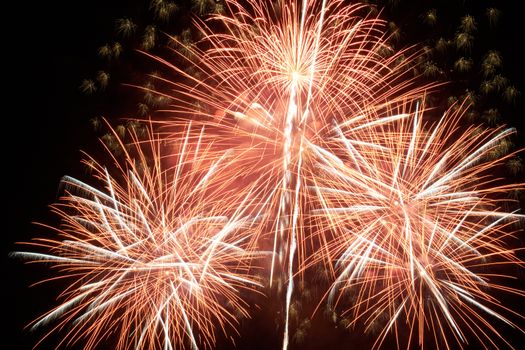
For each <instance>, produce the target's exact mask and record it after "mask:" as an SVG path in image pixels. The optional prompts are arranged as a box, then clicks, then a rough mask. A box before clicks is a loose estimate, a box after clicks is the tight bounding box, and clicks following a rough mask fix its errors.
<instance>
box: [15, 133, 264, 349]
mask: <svg viewBox="0 0 525 350" xmlns="http://www.w3.org/2000/svg"><path fill="white" fill-rule="evenodd" d="M191 130H192V129H191V126H188V127H187V130H186V133H185V134H183V135H181V137H180V140H181V142H180V147H179V148H178V151H177V153H176V155H175V156H174V155H173V154H171V155H170V160H171V161H172V160H173V157H175V158H176V160H177V161H176V164H175V165H174V166H172V167H169V166H166V161H165V159H164V158H163V157H162V152H161V150H162V146H161V141H160V140H159V139H158V135H155V134H153V133H150V135H149V140H148V141H146V142H142V143H141V142H139V140H138V138H137V137H136V136H135V135H133V134H132V136H133V143H132V144H131V145H130V146H125V145H124V144H123V143H122V142H121V143H120V146H121V149H122V152H123V156H122V158H123V159H124V160H118V159H120V157H119V158H118V159H117V158H113V161H114V163H115V169H116V170H115V171H114V172H111V171H110V170H107V169H106V168H105V167H103V166H101V165H99V164H98V163H97V162H95V161H94V160H93V159H90V161H88V162H87V164H90V166H91V167H92V170H93V174H94V176H95V178H96V179H97V181H98V182H99V183H101V184H103V186H104V190H98V189H96V188H94V187H91V186H89V185H88V184H86V183H83V182H80V181H78V180H76V179H73V178H68V177H66V178H65V179H64V185H65V186H66V188H67V194H66V195H65V197H64V198H63V200H62V201H61V202H60V203H59V204H57V205H55V206H54V207H53V208H54V212H55V213H56V214H58V216H59V217H60V218H61V219H62V226H61V228H60V229H56V232H57V233H58V235H59V237H60V238H58V239H38V240H36V241H35V242H34V243H31V246H33V247H35V248H39V249H40V248H44V249H45V250H46V252H45V253H33V252H19V253H15V255H16V256H19V257H22V258H24V259H28V260H31V261H35V262H42V263H49V264H52V265H53V266H54V268H55V269H56V270H57V271H58V272H59V277H58V278H60V279H64V280H67V281H68V283H69V285H68V287H67V288H66V289H65V290H64V291H63V292H62V294H61V295H60V297H59V299H60V300H61V301H62V304H60V305H59V306H57V307H56V308H55V309H53V310H51V311H50V312H48V313H47V314H45V315H43V316H42V317H41V318H40V319H38V320H37V321H35V322H34V324H33V326H32V327H33V328H36V327H40V326H43V325H45V324H47V323H51V322H57V323H58V325H57V326H55V327H54V329H53V330H52V331H51V332H53V331H56V330H60V329H62V328H66V329H67V334H66V336H65V337H64V339H63V341H62V342H61V344H69V345H71V344H73V343H76V342H78V341H80V340H83V345H84V348H86V349H92V348H95V347H96V346H97V345H100V344H101V343H102V342H103V341H104V340H105V339H108V338H110V337H111V336H112V335H113V336H115V335H116V346H115V348H116V349H130V348H136V349H137V348H140V349H157V348H163V349H173V348H186V347H191V348H197V347H198V346H200V347H204V348H212V347H213V345H214V343H215V342H216V339H217V335H218V333H220V332H225V333H226V332H227V331H228V333H230V332H231V331H232V329H235V327H236V324H237V322H238V320H237V317H239V315H240V317H247V316H248V304H247V303H246V302H245V301H244V299H243V298H242V297H241V294H240V292H241V291H243V290H244V291H249V290H256V289H257V287H258V286H259V282H258V281H257V279H256V277H254V276H255V275H256V274H255V273H254V266H252V263H253V261H254V259H256V258H258V256H259V255H260V254H259V253H257V252H255V251H254V250H253V246H252V239H251V235H252V233H253V226H254V221H255V220H254V218H253V217H252V216H249V215H247V214H246V213H244V212H242V210H239V209H236V208H233V207H231V206H229V205H228V203H225V202H224V201H223V200H221V198H223V197H224V196H229V197H232V196H235V194H233V193H228V192H227V190H226V189H224V188H223V187H222V186H220V185H217V186H213V185H211V182H213V183H215V184H221V183H224V182H225V179H224V175H225V174H224V173H223V172H221V166H223V165H225V164H224V163H225V162H226V155H225V156H223V157H222V158H215V159H211V158H210V156H209V155H207V154H206V149H204V148H199V147H198V146H199V144H198V143H192V142H190V140H189V137H190V134H191ZM115 136H116V135H115ZM195 146H196V148H192V147H195ZM241 202H242V200H241ZM245 204H246V205H247V206H249V203H247V202H246V203H245ZM52 279H53V280H54V279H56V278H52ZM245 294H246V293H245ZM51 332H50V333H51Z"/></svg>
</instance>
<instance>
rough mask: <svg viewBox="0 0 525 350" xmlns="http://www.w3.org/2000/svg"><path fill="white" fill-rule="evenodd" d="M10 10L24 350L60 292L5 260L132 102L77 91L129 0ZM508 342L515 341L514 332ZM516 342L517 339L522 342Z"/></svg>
mask: <svg viewBox="0 0 525 350" xmlns="http://www.w3.org/2000/svg"><path fill="white" fill-rule="evenodd" d="M492 3H497V1H492ZM501 3H502V4H501V6H499V7H500V8H501V9H502V10H503V12H504V17H503V18H502V29H501V51H502V52H503V57H504V59H505V63H504V64H505V72H506V74H507V76H509V77H510V78H511V80H512V82H513V83H514V85H516V86H517V87H518V89H519V90H520V91H521V93H522V95H521V97H520V99H521V101H520V102H519V103H518V104H517V106H516V113H514V114H513V116H512V120H510V121H509V122H508V123H509V124H510V125H512V126H515V127H517V128H518V136H517V139H516V141H517V143H518V144H521V145H522V146H523V145H524V144H525V142H524V141H525V137H524V134H523V132H525V127H524V126H525V115H524V108H523V105H524V103H523V93H524V92H525V84H524V80H523V76H524V75H525V74H524V70H523V62H524V59H523V57H522V56H519V55H518V52H517V50H518V46H520V45H522V44H523V42H524V39H523V38H525V30H524V28H525V25H524V23H523V18H524V15H523V13H521V12H519V11H518V10H517V9H513V8H511V7H510V6H511V5H510V4H509V3H511V1H501ZM504 3H506V4H504ZM8 6H9V8H4V9H3V10H2V12H3V15H4V16H3V17H4V18H3V23H2V26H3V27H2V34H3V35H2V58H3V59H4V60H5V59H7V63H4V68H3V70H2V74H3V77H4V78H3V79H2V88H3V90H6V92H7V96H6V95H5V94H4V98H3V104H4V109H3V113H2V121H3V125H2V126H3V128H2V131H3V137H2V150H3V152H2V154H3V155H4V157H7V159H4V161H3V166H2V170H3V177H4V182H3V186H2V187H3V190H2V194H3V203H2V206H3V207H4V208H5V210H4V212H3V213H4V214H3V222H4V225H3V227H4V229H3V230H2V242H3V243H2V269H3V274H2V275H3V276H4V278H3V280H2V284H1V286H2V294H3V298H2V300H3V304H4V308H3V311H4V312H3V313H2V317H3V323H4V324H5V325H6V327H4V328H2V332H5V333H6V334H5V335H4V336H3V337H2V344H6V343H9V342H11V344H12V346H11V347H9V346H7V347H6V346H4V345H0V348H3V349H4V348H5V349H20V350H25V349H31V348H32V347H33V346H34V345H35V344H36V342H37V341H38V340H39V336H40V335H41V334H39V333H38V332H37V333H30V332H29V331H28V330H24V329H23V328H24V326H25V325H27V324H28V323H29V322H30V321H32V320H33V319H34V318H36V317H37V316H39V315H41V314H42V313H43V312H45V311H47V310H49V308H50V307H51V306H53V305H54V297H55V296H56V292H57V291H59V289H58V288H56V287H57V285H54V284H52V283H51V284H47V285H45V286H44V287H41V286H40V287H32V288H29V285H30V284H31V283H34V282H37V281H39V280H40V279H41V278H42V272H43V271H45V270H47V268H46V267H45V266H41V265H36V264H35V265H24V264H23V263H22V262H20V261H18V260H16V259H11V258H9V257H8V253H9V252H11V251H13V250H16V249H17V247H16V245H15V242H17V241H28V240H30V239H31V237H39V236H42V232H47V231H45V230H44V229H43V228H40V227H38V226H37V225H34V224H32V222H43V223H51V224H53V223H56V221H54V220H55V219H54V218H53V216H51V215H49V210H48V205H50V204H51V203H53V202H54V201H55V200H56V199H57V198H58V195H59V191H58V189H59V181H60V178H61V177H62V176H63V175H66V174H67V175H72V176H75V177H80V178H84V179H86V178H87V175H86V174H85V172H84V170H83V168H82V167H81V165H80V162H79V161H80V159H81V153H80V150H88V151H89V150H93V149H96V145H97V139H96V138H97V135H98V134H97V133H96V132H95V131H93V129H92V127H91V126H90V123H89V120H90V119H91V118H92V117H94V116H96V115H97V113H100V112H101V108H102V106H113V107H108V108H109V110H108V111H106V112H107V114H109V115H110V116H112V117H115V116H119V115H118V112H116V111H118V108H116V107H115V106H121V105H125V104H128V103H129V104H133V105H135V104H136V101H128V100H127V97H128V94H127V93H126V92H123V93H121V94H119V93H117V94H113V95H112V96H111V97H109V98H106V99H94V98H88V97H86V96H85V95H84V94H82V92H81V91H80V90H79V88H78V87H79V85H80V83H81V81H82V79H84V78H85V77H86V76H89V75H93V74H94V73H95V72H96V71H97V70H98V69H99V67H100V60H99V58H98V57H97V48H98V47H99V46H101V45H103V44H104V43H106V42H108V41H111V40H112V39H111V38H112V37H113V31H114V20H115V19H116V18H120V17H122V16H124V15H125V14H126V13H125V9H129V6H130V5H129V1H125V0H110V1H108V0H89V1H86V0H82V1H70V2H65V1H24V2H21V3H19V4H18V3H17V4H13V3H12V2H11V4H9V5H8ZM122 89H129V88H127V87H122ZM110 98H112V99H114V101H112V100H110ZM6 107H7V108H6ZM522 157H523V156H522ZM6 176H7V178H6ZM522 241H523V237H522ZM46 275H47V274H46ZM521 305H522V306H523V305H524V303H523V302H521ZM517 311H518V312H522V313H523V312H524V311H525V310H524V309H523V308H521V310H520V309H519V308H518V309H517ZM254 322H255V323H254V324H257V322H264V320H257V319H256V320H255V321H254ZM314 326H315V325H314ZM44 330H50V328H48V329H44ZM251 336H260V337H266V339H268V337H269V338H271V337H272V328H271V327H264V326H263V327H261V329H260V332H258V331H257V330H253V335H251ZM511 336H512V337H514V338H515V339H516V340H518V339H520V338H519V337H518V336H517V335H515V334H513V335H511ZM352 337H353V338H354V339H352ZM352 337H348V339H347V341H346V342H344V343H341V342H339V341H338V340H337V338H333V339H325V340H322V339H317V341H314V342H312V343H310V344H307V345H308V346H306V347H303V348H312V349H315V348H320V346H321V345H322V344H324V345H326V346H327V348H334V347H338V346H339V345H342V344H345V345H347V346H349V345H351V344H359V343H355V339H356V337H358V335H354V336H352ZM277 338H280V335H279V334H277ZM521 340H522V341H525V339H524V338H523V336H521ZM270 344H271V343H270ZM269 346H270V345H269ZM44 348H46V347H44ZM238 348H248V346H246V347H243V341H242V340H240V344H239V347H238ZM261 348H263V347H261ZM297 348H300V347H297ZM385 348H387V347H385Z"/></svg>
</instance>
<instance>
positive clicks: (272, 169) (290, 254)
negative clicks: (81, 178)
mask: <svg viewBox="0 0 525 350" xmlns="http://www.w3.org/2000/svg"><path fill="white" fill-rule="evenodd" d="M226 4H227V6H226V7H227V11H226V12H227V14H225V15H216V16H214V17H212V18H211V23H213V29H211V27H210V26H208V25H207V24H206V23H205V22H200V23H197V27H198V29H199V32H200V33H199V34H200V35H201V36H202V38H203V39H202V40H201V41H200V42H199V43H197V44H196V45H194V46H192V47H186V49H185V50H184V52H185V55H180V57H181V58H183V59H185V60H187V63H188V64H189V66H190V67H191V69H192V71H193V72H194V74H192V75H190V74H188V73H186V72H187V70H183V69H181V68H179V67H177V66H174V65H172V64H170V63H169V62H167V61H166V60H164V59H161V58H158V57H155V59H157V60H159V61H160V62H162V63H163V64H165V65H167V66H168V67H170V68H171V69H173V70H174V71H175V72H176V73H177V75H178V77H177V78H176V79H175V80H174V81H168V80H165V79H161V80H162V81H164V83H166V84H168V86H169V88H170V89H172V91H171V92H169V93H165V94H164V96H165V97H168V98H169V99H170V100H171V101H172V102H173V103H172V108H171V109H169V110H168V111H166V112H168V113H169V115H170V117H171V120H170V121H169V122H167V123H166V125H167V126H168V127H172V128H175V129H177V123H178V122H177V120H186V119H188V118H191V119H193V120H196V121H199V122H201V123H202V124H203V125H205V128H206V132H205V133H204V135H202V137H201V138H200V139H199V140H200V141H201V142H208V144H211V143H213V144H214V145H215V148H216V149H217V152H219V153H220V152H223V151H224V149H229V150H230V151H231V152H232V154H233V157H235V159H236V162H235V174H236V176H237V177H238V179H239V185H238V188H239V190H240V191H243V186H244V185H245V184H247V183H248V184H254V186H255V188H256V191H254V196H256V197H257V198H258V202H259V207H258V208H257V210H262V209H261V207H262V208H263V209H264V211H265V212H266V213H267V214H268V218H274V219H273V220H270V219H267V225H266V226H264V230H263V231H261V233H260V235H259V236H260V237H261V240H260V241H263V239H262V237H268V235H267V233H268V232H272V236H271V237H269V238H265V239H267V240H268V241H269V242H268V245H270V246H271V247H270V249H272V250H273V252H274V255H273V258H272V261H271V266H270V285H271V284H272V283H273V281H274V276H275V275H276V273H275V271H276V270H279V271H280V273H278V274H277V281H279V283H278V285H279V286H280V285H281V283H282V278H283V277H284V278H285V279H287V287H286V290H287V292H286V305H285V310H286V316H285V330H284V332H285V339H284V348H286V347H287V342H288V335H287V334H288V310H289V306H290V299H291V294H292V290H293V275H294V273H295V272H294V268H293V266H294V264H296V263H297V264H298V266H302V265H303V263H304V261H305V257H306V255H307V254H308V253H307V239H306V236H307V234H306V233H305V231H304V227H303V226H304V221H305V220H304V216H305V212H306V211H308V204H307V200H306V196H307V191H305V190H304V188H306V186H307V185H308V184H310V183H311V181H312V180H311V179H312V177H315V176H316V175H315V167H314V166H313V164H314V163H315V161H316V158H317V157H318V156H319V154H323V153H327V152H329V150H327V149H326V143H325V139H326V137H327V135H329V134H331V133H334V132H335V131H334V128H333V126H334V122H337V121H341V120H347V121H348V120H351V121H352V122H353V127H354V130H355V131H356V140H357V141H356V142H364V141H359V139H360V138H361V139H363V140H364V139H367V136H366V133H367V130H368V129H369V128H370V127H371V126H372V125H378V124H382V123H386V122H389V121H390V118H384V119H383V118H379V117H378V111H380V110H381V109H383V108H385V106H386V105H389V106H394V105H396V104H397V103H399V102H400V101H401V100H400V99H398V98H399V97H400V96H403V97H404V98H411V97H414V96H416V95H418V94H420V93H421V91H422V90H424V89H426V88H428V86H427V87H425V86H423V87H422V86H415V84H413V80H414V78H413V77H412V76H411V74H412V72H411V71H410V70H409V69H408V68H409V67H410V66H411V65H412V64H413V61H414V58H415V56H416V55H414V54H413V55H410V54H408V53H407V52H408V51H402V52H397V53H395V54H393V53H391V48H390V47H389V46H388V45H387V41H386V39H387V38H386V37H385V36H384V22H383V21H381V20H379V19H377V18H374V17H363V16H362V15H361V12H363V6H362V5H347V4H345V2H344V1H341V0H336V1H329V2H328V1H317V0H305V1H291V2H286V3H285V2H276V3H275V4H274V5H272V3H271V2H262V1H256V0H249V1H246V3H245V5H241V4H239V2H237V1H233V0H231V1H230V0H227V1H226ZM217 28H222V33H217V32H216V30H217ZM173 39H174V40H176V39H175V38H173ZM178 44H179V45H182V43H178ZM296 250H297V252H298V254H297V257H296ZM296 259H297V260H296ZM298 270H299V271H302V268H299V269H298Z"/></svg>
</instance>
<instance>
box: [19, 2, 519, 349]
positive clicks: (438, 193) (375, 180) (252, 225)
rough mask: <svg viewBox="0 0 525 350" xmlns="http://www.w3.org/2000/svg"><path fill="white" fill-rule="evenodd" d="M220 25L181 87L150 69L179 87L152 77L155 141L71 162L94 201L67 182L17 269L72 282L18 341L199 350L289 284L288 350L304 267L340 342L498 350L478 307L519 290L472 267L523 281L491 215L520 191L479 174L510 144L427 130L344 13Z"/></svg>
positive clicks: (385, 61)
mask: <svg viewBox="0 0 525 350" xmlns="http://www.w3.org/2000/svg"><path fill="white" fill-rule="evenodd" d="M226 8H227V14H225V15H216V16H214V17H212V18H211V21H212V23H214V24H213V25H208V24H207V22H198V23H196V25H197V27H198V29H199V31H200V33H201V34H202V37H203V39H202V42H200V43H198V44H197V45H195V46H192V47H188V48H186V50H185V53H186V54H185V55H182V54H180V56H179V58H180V59H184V60H186V65H188V64H189V65H191V66H192V67H193V68H194V70H195V71H196V72H197V73H196V74H193V75H190V74H188V73H186V70H184V69H182V68H180V67H178V66H177V65H174V64H172V63H170V62H168V61H167V60H165V59H162V58H160V57H153V58H154V59H155V60H157V61H159V62H161V63H162V64H163V65H165V66H167V67H169V68H170V69H172V70H173V72H174V73H175V75H176V76H177V78H176V79H175V80H168V79H165V78H159V77H157V78H158V79H160V80H162V81H163V82H164V83H165V84H166V85H167V86H168V87H169V89H167V91H165V92H159V91H155V93H157V94H161V95H163V96H164V97H167V98H169V99H170V100H171V101H172V107H171V108H170V109H169V110H166V111H161V112H163V113H166V114H168V115H169V116H170V118H169V119H168V120H163V121H159V123H158V124H159V125H160V126H161V131H162V132H160V133H157V132H153V131H151V132H150V133H149V135H148V136H149V138H148V141H146V142H144V141H140V140H139V138H138V137H136V135H134V134H133V133H132V136H133V137H132V138H133V142H132V143H131V145H124V144H123V143H122V145H121V146H122V147H121V148H122V150H123V155H120V156H116V157H114V158H113V159H112V163H113V164H114V168H115V171H114V172H112V171H111V170H107V169H106V168H105V167H104V166H103V165H100V164H99V163H98V162H96V161H94V160H93V161H90V162H88V164H92V167H93V173H94V174H95V178H96V180H97V181H98V182H99V183H101V184H103V186H104V188H105V190H98V189H96V188H94V187H92V186H90V185H88V184H86V183H84V182H81V181H78V180H75V179H71V178H66V179H65V180H64V182H65V184H66V188H67V189H68V190H67V194H66V196H65V198H64V200H63V202H62V203H60V204H58V205H56V206H55V207H54V208H55V211H56V213H57V214H58V215H59V216H60V217H61V219H62V220H63V225H62V226H61V228H58V229H56V230H57V232H58V234H59V236H60V239H57V240H48V239H42V240H38V241H36V242H34V243H31V244H33V245H34V246H37V247H40V248H45V249H46V252H45V253H33V252H20V253H15V254H16V255H18V256H21V257H23V258H25V259H29V260H33V261H44V262H48V263H53V264H54V265H56V266H57V268H58V270H59V271H60V272H61V277H62V278H65V279H67V280H68V281H73V282H71V284H70V285H69V286H68V287H67V288H66V289H65V290H64V291H63V293H62V294H61V298H62V299H63V300H64V302H63V303H62V304H61V305H60V306H58V307H57V308H55V309H53V310H52V311H50V312H49V313H47V314H46V315H44V316H42V317H41V318H40V319H39V320H37V321H36V322H35V323H34V325H33V327H38V326H41V325H43V324H46V323H49V322H51V321H56V320H58V325H57V326H55V328H54V329H53V331H54V330H58V329H61V328H64V327H69V328H68V332H67V335H68V337H66V338H64V342H67V343H68V344H71V343H75V342H77V341H80V340H82V341H84V345H85V347H86V348H88V349H90V348H95V347H96V346H97V345H100V344H101V343H102V342H103V341H104V339H107V338H108V337H110V336H111V335H112V334H113V333H116V334H117V340H116V344H117V348H118V349H129V348H151V349H153V348H163V349H174V348H185V347H188V346H189V347H191V348H198V347H204V348H213V346H214V345H215V344H216V342H217V333H218V332H222V333H224V334H225V335H226V336H228V335H229V332H231V331H234V330H235V329H236V325H237V324H238V321H239V320H238V318H239V317H248V315H249V303H248V302H247V301H246V295H247V294H249V293H264V286H263V283H262V281H261V280H259V278H258V277H256V276H259V273H260V269H261V268H267V269H266V270H267V274H268V280H269V286H266V288H273V284H274V283H276V281H277V282H278V283H277V284H278V285H279V287H280V284H281V283H282V281H286V286H285V293H284V294H285V295H284V296H283V299H284V301H283V309H284V315H285V317H284V324H283V349H286V348H287V347H288V345H289V344H288V343H289V309H290V303H291V300H292V298H293V295H294V279H296V278H298V275H302V274H304V273H305V271H307V270H308V268H309V267H310V266H313V265H316V264H322V266H324V268H325V269H326V270H328V271H330V272H331V274H330V275H331V276H332V277H333V283H332V285H331V286H330V288H329V290H328V291H327V293H326V301H327V303H328V304H329V305H330V307H336V308H342V309H343V313H351V314H352V315H353V322H352V323H351V324H356V323H358V322H363V323H364V324H365V325H367V326H368V327H369V326H370V325H372V324H373V323H374V322H377V319H378V317H379V316H378V315H379V314H383V315H385V314H386V315H388V316H387V319H388V320H387V322H385V323H384V324H383V325H382V331H381V333H380V335H379V337H378V338H377V341H376V342H375V344H374V347H380V346H381V344H383V342H384V340H385V338H386V337H387V335H388V334H390V333H393V334H395V339H396V341H397V347H398V348H400V347H402V345H401V344H402V343H407V344H408V345H406V346H407V348H408V347H410V346H411V342H412V339H413V338H414V337H417V338H418V344H419V346H421V347H423V346H424V344H425V342H426V339H428V336H427V338H425V335H428V334H429V333H430V334H432V337H431V339H433V342H434V343H435V344H439V343H440V342H441V339H444V340H443V341H444V343H445V345H444V346H445V347H446V348H447V349H448V348H452V347H453V345H454V344H459V345H460V346H462V344H466V343H467V334H466V333H467V330H470V331H471V332H470V333H473V334H474V336H475V337H477V338H478V339H479V340H480V341H481V344H487V345H485V346H487V347H488V346H490V345H488V344H492V345H495V343H494V341H493V340H492V338H491V335H492V334H496V335H499V334H498V332H497V330H496V329H495V328H494V327H493V326H492V325H491V324H490V321H489V320H488V319H487V318H486V316H489V317H492V318H496V319H499V320H500V321H502V322H504V323H507V324H509V325H510V326H512V327H518V326H517V325H515V324H514V323H513V322H512V321H511V320H510V319H509V318H508V317H507V316H505V315H504V314H511V315H512V314H514V315H515V316H517V317H520V316H519V315H518V314H517V313H516V312H513V311H512V310H510V309H507V308H506V307H505V306H503V305H501V304H500V303H499V301H498V300H497V298H495V297H494V296H493V295H491V294H490V292H491V291H498V292H500V291H505V292H508V293H513V294H518V295H523V292H522V291H519V290H516V289H512V288H511V287H507V286H505V285H502V284H499V283H498V282H497V281H495V280H500V279H501V278H502V277H503V276H494V275H491V273H492V272H490V269H489V268H491V267H494V266H495V265H501V266H505V265H508V264H512V265H514V266H519V265H522V262H521V261H520V260H519V259H518V257H517V256H516V252H515V250H513V249H512V248H509V247H508V243H509V239H510V238H512V237H514V236H515V233H516V232H515V229H513V228H512V227H514V226H513V225H515V224H516V223H517V222H518V221H519V220H520V219H521V218H522V215H521V214H519V213H518V212H517V211H508V210H505V208H507V207H509V206H512V203H507V201H506V200H504V198H505V196H504V195H505V193H507V192H508V191H510V190H512V189H518V188H520V186H519V185H505V184H501V181H499V182H498V181H497V179H496V178H495V177H493V176H491V172H493V171H494V169H496V168H497V166H498V164H499V163H501V162H502V161H503V160H505V157H500V158H499V159H495V160H494V159H492V158H491V157H490V154H491V152H492V151H493V150H494V149H495V148H496V147H497V146H498V143H499V142H500V141H501V140H503V139H504V138H506V137H508V136H509V135H510V134H512V132H513V131H512V130H511V129H496V130H484V129H480V128H469V129H466V130H463V129H462V128H461V127H460V120H461V113H460V112H452V111H449V112H447V113H446V114H445V116H443V117H442V118H441V119H440V120H439V121H438V122H436V123H434V124H431V123H428V122H425V121H424V115H425V114H426V113H428V112H426V113H425V108H424V99H425V95H426V92H427V90H428V89H429V88H431V87H432V86H421V85H418V84H416V80H414V78H411V76H412V72H411V67H412V64H413V62H414V60H415V58H416V57H417V54H410V52H412V50H405V51H399V52H396V53H393V52H390V50H391V48H390V47H389V46H388V45H387V42H388V40H387V39H388V38H387V37H385V35H384V23H383V22H382V21H381V20H379V19H377V18H373V17H366V16H365V17H363V16H361V15H360V13H361V12H362V11H361V10H362V9H363V7H362V6H360V5H348V4H346V3H345V2H344V1H342V0H333V1H327V0H321V1H318V0H302V1H300V0H293V1H290V2H288V3H286V4H285V2H282V1H277V2H275V3H273V4H272V3H271V2H266V1H259V0H247V1H246V2H245V4H244V5H240V4H239V3H238V2H237V1H234V0H227V1H226ZM216 23H219V24H218V25H216ZM212 27H213V28H216V27H219V28H222V29H221V33H215V32H214V30H213V29H212ZM173 39H174V40H176V39H175V38H173ZM461 107H463V106H461ZM460 110H463V108H458V111H460ZM166 145H168V146H166ZM265 256H268V257H269V259H261V258H262V257H265ZM267 260H269V261H268V262H267V263H266V261H267ZM266 265H267V266H266ZM486 270H487V271H486ZM323 300H324V299H323ZM53 331H51V332H53ZM405 331H406V332H407V334H408V335H407V336H404V333H405ZM51 332H50V333H51ZM451 335H452V336H451ZM500 338H501V339H502V340H503V341H504V342H505V339H504V338H503V337H502V336H500ZM400 339H401V340H400ZM403 339H404V340H405V341H403ZM485 341H486V343H485ZM509 346H510V344H509Z"/></svg>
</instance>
